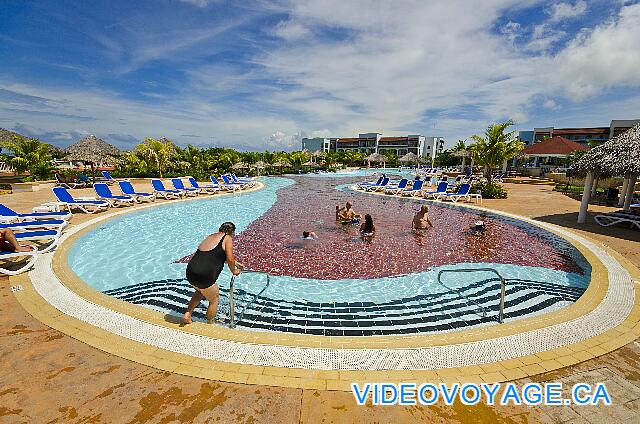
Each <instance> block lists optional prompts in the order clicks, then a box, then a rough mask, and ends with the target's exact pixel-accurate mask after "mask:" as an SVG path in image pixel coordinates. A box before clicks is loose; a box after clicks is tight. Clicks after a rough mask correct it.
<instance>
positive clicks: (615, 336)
mask: <svg viewBox="0 0 640 424" xmlns="http://www.w3.org/2000/svg"><path fill="white" fill-rule="evenodd" d="M260 188H261V187H256V188H254V189H252V191H253V190H258V189H260ZM248 191H249V190H247V192H248ZM229 195H232V194H231V193H229ZM218 196H220V195H218ZM195 199H196V198H194V199H193V200H195ZM167 203H169V202H162V203H158V204H157V205H161V204H167ZM152 206H156V205H152ZM458 206H462V207H465V206H467V205H460V204H459V205H458ZM147 207H149V206H147ZM467 207H468V206H467ZM139 209H140V208H131V209H130V210H128V211H127V213H129V212H134V211H136V210H139ZM473 209H476V210H477V209H479V208H477V207H474V208H473ZM482 210H485V211H487V212H491V213H496V214H498V215H507V216H514V215H513V214H506V213H502V212H500V211H495V210H491V209H482ZM121 215H122V213H119V214H117V215H114V214H113V213H112V214H109V215H104V219H102V220H100V221H99V222H96V223H94V224H92V225H89V226H87V227H86V228H83V229H82V230H80V231H78V232H76V233H75V234H73V235H71V236H70V237H69V238H68V239H67V240H65V242H64V243H63V244H62V245H61V246H60V247H59V248H58V250H57V252H56V253H55V254H54V257H53V263H52V266H53V269H54V272H55V274H56V276H57V277H58V278H59V279H60V281H61V282H63V283H64V285H65V286H66V287H68V288H69V289H70V290H72V291H73V292H75V293H76V294H78V295H79V296H81V297H83V298H84V299H86V300H88V301H90V302H92V303H95V304H98V305H101V306H104V307H107V308H109V309H113V310H115V311H118V312H122V313H124V314H127V315H129V316H133V317H134V318H136V319H140V320H143V321H146V322H150V323H152V324H156V325H161V326H165V327H169V328H173V329H177V328H178V324H177V323H174V322H170V321H168V320H165V318H164V317H165V315H164V314H162V313H160V312H156V311H152V310H149V309H146V308H144V307H141V306H137V305H133V304H130V303H127V302H124V301H121V300H119V299H116V298H113V297H109V296H107V295H104V294H102V293H100V292H98V291H96V290H94V289H92V288H91V287H90V286H89V285H87V284H86V283H84V282H83V281H82V280H81V279H80V278H79V277H78V276H77V275H76V274H75V273H73V271H72V270H71V269H70V268H69V267H68V265H67V255H68V252H69V249H70V247H71V246H72V245H73V244H74V242H75V241H76V240H77V239H78V238H79V237H81V236H82V235H83V234H85V233H86V232H88V231H90V230H92V229H93V228H95V226H97V225H101V224H103V223H104V222H105V221H106V220H109V219H113V218H116V217H118V216H121ZM521 218H523V219H524V220H526V221H527V222H531V220H530V219H528V218H526V217H521ZM534 224H535V222H534ZM544 229H545V230H547V231H552V230H549V228H546V227H544ZM563 230H566V229H564V228H563ZM566 231H569V232H571V233H573V232H572V231H570V230H566ZM552 232H554V231H552ZM556 234H557V235H558V236H560V237H562V238H563V239H565V240H567V241H568V242H570V243H571V244H572V245H574V246H575V247H576V248H578V249H579V250H580V252H581V253H582V254H583V255H584V256H585V258H586V259H587V260H588V261H589V262H590V264H591V266H592V274H591V283H590V284H589V287H588V288H587V290H586V291H585V293H584V294H583V295H582V296H581V297H580V299H579V300H578V301H577V302H576V303H574V304H573V305H570V306H568V307H565V308H563V309H561V310H559V311H555V312H551V313H548V314H543V315H540V316H536V317H530V318H525V319H521V320H518V321H515V322H511V323H505V324H502V325H499V326H497V325H496V326H493V327H488V328H480V329H472V330H464V331H457V332H451V333H446V334H443V335H406V336H364V337H327V336H313V335H292V334H284V333H267V332H253V331H244V330H237V329H229V328H225V327H220V326H210V325H207V324H203V323H194V324H192V325H189V326H187V327H183V328H181V330H182V331H185V332H189V333H194V334H199V335H203V336H207V337H213V338H217V339H224V340H232V341H236V342H241V343H250V344H267V345H284V346H299V347H312V348H336V349H340V348H352V349H356V348H365V349H366V348H387V349H394V348H417V347H428V346H438V345H446V344H458V343H465V342H473V341H478V340H484V339H492V338H496V337H500V336H507V335H511V334H516V333H519V332H521V331H523V330H527V331H530V330H534V329H536V328H543V327H546V326H549V325H553V324H557V323H560V322H565V321H568V320H571V319H574V318H576V317H578V316H581V315H583V314H585V313H587V312H589V311H591V310H592V309H593V308H595V307H596V306H597V305H598V304H599V303H600V302H601V301H602V299H603V298H604V296H605V295H606V292H607V289H608V278H607V270H606V268H605V267H604V265H603V264H602V262H601V261H600V260H599V259H598V258H597V257H596V256H595V255H594V254H593V253H592V252H591V251H590V250H589V249H587V248H586V247H585V246H583V245H582V244H581V243H575V242H573V241H572V240H568V239H566V238H565V237H564V236H562V235H561V234H559V233H556ZM580 237H584V236H582V235H580ZM585 238H587V237H585ZM587 239H588V238H587ZM588 240H589V241H591V242H593V243H594V244H597V245H598V246H599V247H600V248H602V249H604V250H605V251H606V252H607V253H609V254H611V255H612V256H613V257H614V258H615V259H616V260H617V261H618V262H620V263H621V264H622V265H623V266H624V267H625V269H626V270H627V271H628V272H629V273H630V274H631V276H632V278H633V279H634V280H635V281H638V280H640V270H638V268H636V267H635V266H634V265H633V264H631V263H630V262H629V261H628V260H626V259H625V258H624V257H622V256H621V255H620V254H619V253H617V252H615V251H614V250H612V249H610V248H609V247H607V246H604V245H602V244H601V243H598V242H596V241H594V240H591V239H588ZM10 283H11V285H21V286H22V287H23V289H22V290H21V291H17V292H16V293H15V296H16V298H17V299H18V301H19V302H20V303H21V305H22V306H23V307H24V309H25V310H27V312H29V313H30V314H31V315H32V316H34V317H35V318H36V319H38V320H40V321H41V322H43V323H45V324H46V325H48V326H50V327H52V328H55V329H57V330H59V331H61V332H63V333H65V334H67V335H69V336H71V337H73V338H75V339H77V340H80V341H82V342H84V343H87V344H89V345H91V346H94V347H96V348H98V349H100V350H103V351H105V352H108V353H111V354H114V355H116V356H119V357H123V358H126V359H129V360H132V361H135V362H138V363H141V364H144V365H148V366H152V367H154V368H157V369H162V370H166V371H171V372H175V373H178V374H184V375H189V376H193V377H200V378H206V379H212V380H219V381H227V382H235V383H247V384H263V385H272V386H280V387H297V388H306V389H321V390H347V391H348V390H350V383H351V382H364V381H365V380H366V381H369V382H370V381H397V382H400V381H402V382H424V381H443V382H454V381H457V382H474V381H478V382H480V381H484V382H499V381H508V380H514V379H518V378H523V377H527V376H532V375H536V374H539V373H543V372H547V371H553V370H556V369H559V368H563V367H565V366H570V365H573V364H577V363H579V362H582V361H585V360H588V359H591V358H594V357H597V356H600V355H603V354H605V353H608V352H610V351H613V350H615V349H617V348H619V347H621V346H624V345H625V344H627V343H629V342H631V341H633V340H635V339H636V338H638V337H639V336H640V304H639V301H638V299H639V298H640V296H639V295H640V291H639V290H640V289H639V286H638V285H637V284H635V285H634V291H635V301H634V306H633V308H632V310H631V313H630V314H629V315H628V316H627V318H626V320H625V321H624V322H623V323H622V324H620V325H619V326H617V327H615V328H613V329H610V330H608V331H606V332H604V333H602V334H600V335H598V336H596V337H592V338H589V339H587V340H584V341H582V342H580V343H575V344H570V345H566V346H563V347H561V348H558V349H553V350H548V351H544V352H539V353H536V354H535V355H528V356H523V357H519V358H516V359H510V360H506V361H499V362H494V363H489V364H482V365H473V366H467V367H461V368H444V369H438V370H385V371H342V370H340V371H338V370H315V369H300V368H279V367H268V366H257V365H246V364H236V363H226V362H220V361H213V360H208V359H201V358H195V357H189V356H186V355H181V354H177V353H175V352H171V351H168V350H163V349H160V348H156V347H154V346H151V345H146V344H143V343H139V342H135V341H133V340H130V339H127V338H124V337H121V336H118V335H115V334H113V333H110V332H108V331H105V330H102V329H100V328H97V327H95V326H92V325H90V324H87V323H85V322H83V321H80V320H78V319H76V318H73V317H70V316H67V315H64V314H62V313H61V312H60V311H58V310H57V309H55V308H54V307H53V306H51V305H50V304H49V303H47V302H46V300H44V299H43V298H42V297H41V296H40V295H39V294H38V293H37V292H36V291H35V289H34V288H33V285H32V284H31V281H30V280H29V278H28V277H27V275H26V274H22V275H20V276H14V277H10Z"/></svg>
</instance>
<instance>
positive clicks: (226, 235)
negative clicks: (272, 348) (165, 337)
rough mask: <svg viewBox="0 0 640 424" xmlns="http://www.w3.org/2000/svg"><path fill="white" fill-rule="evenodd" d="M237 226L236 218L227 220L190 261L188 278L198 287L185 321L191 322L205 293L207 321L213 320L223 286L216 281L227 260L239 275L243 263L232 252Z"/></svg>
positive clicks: (186, 312)
mask: <svg viewBox="0 0 640 424" xmlns="http://www.w3.org/2000/svg"><path fill="white" fill-rule="evenodd" d="M235 231H236V226H235V225H234V224H233V222H225V223H223V224H222V225H221V226H220V228H219V229H218V232H217V233H213V234H211V235H210V236H207V238H205V239H204V240H203V241H202V242H201V243H200V245H199V246H198V250H196V253H195V254H194V255H193V257H192V258H191V260H190V261H189V263H188V264H187V281H189V284H191V285H192V286H193V287H194V288H195V289H196V291H195V293H193V296H191V300H190V301H189V305H188V306H187V310H186V311H185V313H184V316H183V317H182V323H183V324H191V322H192V319H191V315H192V314H193V310H194V309H195V308H196V306H198V304H199V303H200V301H201V300H202V298H203V297H205V298H206V299H207V300H208V301H209V307H208V308H207V322H209V324H211V323H212V322H213V321H214V319H215V317H216V312H217V311H218V298H219V297H220V289H219V287H218V284H217V280H218V277H219V276H220V272H222V268H223V267H224V264H225V262H226V263H227V266H228V267H229V270H230V271H231V273H233V275H239V274H240V271H242V270H243V269H244V266H242V264H241V263H240V262H238V261H236V259H235V257H234V256H233V239H232V237H233V235H234V234H235Z"/></svg>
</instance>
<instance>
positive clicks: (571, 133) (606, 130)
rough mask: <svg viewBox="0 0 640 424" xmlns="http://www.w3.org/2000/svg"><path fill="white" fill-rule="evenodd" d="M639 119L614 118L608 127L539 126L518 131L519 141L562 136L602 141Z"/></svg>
mask: <svg viewBox="0 0 640 424" xmlns="http://www.w3.org/2000/svg"><path fill="white" fill-rule="evenodd" d="M638 122H640V119H615V120H612V121H611V123H610V124H609V126H608V127H587V128H554V127H541V128H534V129H533V131H520V133H519V138H520V141H522V142H524V143H526V144H527V145H532V144H534V143H537V142H539V141H542V140H544V139H546V138H553V137H557V136H560V137H563V138H566V139H567V140H570V141H575V142H576V143H581V144H587V143H588V142H589V141H595V142H599V143H604V142H605V141H607V140H609V139H610V138H612V137H615V136H616V135H618V134H620V133H623V132H625V131H626V130H628V129H629V128H631V127H633V126H634V125H635V124H637V123H638Z"/></svg>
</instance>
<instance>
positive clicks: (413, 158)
mask: <svg viewBox="0 0 640 424" xmlns="http://www.w3.org/2000/svg"><path fill="white" fill-rule="evenodd" d="M398 161H400V162H406V163H418V155H416V154H415V153H413V152H409V153H407V154H406V155H404V156H402V157H401V158H400V159H398Z"/></svg>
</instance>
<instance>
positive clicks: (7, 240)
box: [0, 228, 33, 253]
mask: <svg viewBox="0 0 640 424" xmlns="http://www.w3.org/2000/svg"><path fill="white" fill-rule="evenodd" d="M0 250H1V251H3V252H16V253H17V252H31V251H32V250H33V247H30V246H22V245H20V244H19V243H18V240H16V236H15V235H14V234H13V231H11V229H9V228H2V229H0Z"/></svg>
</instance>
